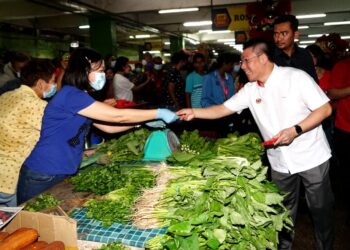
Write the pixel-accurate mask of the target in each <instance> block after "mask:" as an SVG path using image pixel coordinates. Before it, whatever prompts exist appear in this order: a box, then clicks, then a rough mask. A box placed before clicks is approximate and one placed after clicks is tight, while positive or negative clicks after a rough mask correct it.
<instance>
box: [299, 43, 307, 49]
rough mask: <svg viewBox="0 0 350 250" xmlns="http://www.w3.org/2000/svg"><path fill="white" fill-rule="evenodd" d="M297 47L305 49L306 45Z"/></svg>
mask: <svg viewBox="0 0 350 250" xmlns="http://www.w3.org/2000/svg"><path fill="white" fill-rule="evenodd" d="M299 47H300V48H303V49H305V48H306V47H307V45H306V44H301V45H299Z"/></svg>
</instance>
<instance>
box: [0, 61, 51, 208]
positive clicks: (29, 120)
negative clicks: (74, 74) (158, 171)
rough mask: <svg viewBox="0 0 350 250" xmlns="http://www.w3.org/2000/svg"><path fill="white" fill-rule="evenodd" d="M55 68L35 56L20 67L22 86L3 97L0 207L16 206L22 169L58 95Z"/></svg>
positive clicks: (0, 101) (1, 107) (1, 101)
mask: <svg viewBox="0 0 350 250" xmlns="http://www.w3.org/2000/svg"><path fill="white" fill-rule="evenodd" d="M54 73H55V67H54V66H53V65H52V64H51V62H50V60H45V59H33V60H32V61H30V62H29V63H28V64H27V65H26V66H24V68H22V70H21V80H20V82H21V86H20V87H19V88H18V89H15V90H12V91H8V92H6V93H5V94H3V95H2V96H1V97H0V138H1V139H0V206H9V207H15V206H16V205H17V198H16V188H17V181H18V177H19V171H20V169H21V166H22V164H23V162H24V160H25V159H26V158H27V157H28V155H29V154H30V152H31V151H32V149H33V148H34V146H35V144H36V143H37V141H38V140H39V135H40V130H41V121H42V117H43V114H44V109H45V107H46V104H47V102H46V101H44V100H42V99H44V98H49V97H51V95H53V94H55V90H56V83H55V74H54Z"/></svg>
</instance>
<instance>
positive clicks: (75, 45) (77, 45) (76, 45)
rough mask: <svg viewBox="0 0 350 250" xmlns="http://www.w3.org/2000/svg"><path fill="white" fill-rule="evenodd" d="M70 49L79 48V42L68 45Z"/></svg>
mask: <svg viewBox="0 0 350 250" xmlns="http://www.w3.org/2000/svg"><path fill="white" fill-rule="evenodd" d="M70 47H71V48H78V47H79V41H74V42H71V43H70Z"/></svg>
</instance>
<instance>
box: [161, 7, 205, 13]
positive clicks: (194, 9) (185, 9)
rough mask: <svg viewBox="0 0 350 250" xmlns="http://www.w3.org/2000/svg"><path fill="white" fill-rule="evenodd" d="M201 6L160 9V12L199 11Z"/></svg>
mask: <svg viewBox="0 0 350 250" xmlns="http://www.w3.org/2000/svg"><path fill="white" fill-rule="evenodd" d="M198 10H199V8H182V9H167V10H160V11H158V13H159V14H170V13H181V12H193V11H198Z"/></svg>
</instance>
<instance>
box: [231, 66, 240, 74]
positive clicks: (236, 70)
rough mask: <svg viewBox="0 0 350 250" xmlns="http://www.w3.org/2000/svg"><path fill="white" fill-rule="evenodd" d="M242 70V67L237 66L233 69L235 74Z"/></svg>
mask: <svg viewBox="0 0 350 250" xmlns="http://www.w3.org/2000/svg"><path fill="white" fill-rule="evenodd" d="M240 69H241V66H240V65H235V66H234V67H233V72H235V73H238V72H239V70H240Z"/></svg>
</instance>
